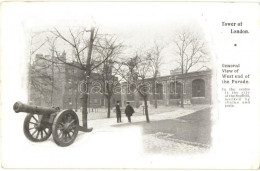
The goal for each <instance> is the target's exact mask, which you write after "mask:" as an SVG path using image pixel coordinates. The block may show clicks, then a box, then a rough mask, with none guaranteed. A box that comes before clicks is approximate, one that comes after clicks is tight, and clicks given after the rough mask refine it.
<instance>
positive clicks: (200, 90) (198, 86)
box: [192, 79, 205, 97]
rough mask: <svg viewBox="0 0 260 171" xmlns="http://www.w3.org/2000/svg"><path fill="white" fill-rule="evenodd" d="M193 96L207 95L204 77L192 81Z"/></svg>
mask: <svg viewBox="0 0 260 171" xmlns="http://www.w3.org/2000/svg"><path fill="white" fill-rule="evenodd" d="M192 97H205V81H204V80H203V79H197V80H194V81H192Z"/></svg>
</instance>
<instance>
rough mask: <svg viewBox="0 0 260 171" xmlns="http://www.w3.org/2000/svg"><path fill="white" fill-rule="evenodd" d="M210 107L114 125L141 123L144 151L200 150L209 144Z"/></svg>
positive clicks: (176, 151) (164, 152) (162, 152)
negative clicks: (169, 117) (176, 116)
mask: <svg viewBox="0 0 260 171" xmlns="http://www.w3.org/2000/svg"><path fill="white" fill-rule="evenodd" d="M210 111H211V109H210V108H206V109H202V110H199V111H197V112H194V113H191V114H188V115H185V116H182V117H178V118H175V119H166V120H158V121H157V120H154V121H152V122H151V123H146V122H145V121H143V122H135V123H131V125H130V124H128V123H125V124H120V125H114V127H132V126H139V127H141V128H142V130H143V133H142V134H143V144H144V150H145V152H146V153H161V154H176V153H194V152H199V153H201V152H206V151H207V150H208V148H209V147H210V141H211V138H210V133H211V121H210V116H211V115H210Z"/></svg>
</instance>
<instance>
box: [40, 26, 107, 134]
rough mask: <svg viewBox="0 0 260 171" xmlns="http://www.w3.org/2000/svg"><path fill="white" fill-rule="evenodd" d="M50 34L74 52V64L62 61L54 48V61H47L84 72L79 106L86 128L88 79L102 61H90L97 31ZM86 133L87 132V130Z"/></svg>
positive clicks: (86, 30) (76, 30) (81, 29)
mask: <svg viewBox="0 0 260 171" xmlns="http://www.w3.org/2000/svg"><path fill="white" fill-rule="evenodd" d="M50 33H51V34H52V35H53V36H54V37H57V40H59V41H60V42H62V43H65V44H66V45H68V46H70V47H71V48H72V49H73V50H74V51H75V58H76V61H77V62H76V63H73V62H71V61H68V60H64V59H63V58H61V57H60V55H59V51H58V50H57V46H56V50H55V53H56V56H55V60H54V61H53V60H49V59H45V60H49V61H51V62H54V63H57V64H66V65H69V66H71V67H75V68H77V69H79V70H82V71H84V72H85V77H84V79H85V81H86V84H82V85H83V88H82V89H83V90H85V91H84V92H82V93H81V102H82V103H81V104H82V121H83V127H85V128H87V115H88V110H87V108H88V92H89V84H90V83H89V79H90V76H91V72H92V71H93V70H94V69H96V68H98V67H99V66H101V65H102V64H103V62H104V61H105V60H106V59H104V60H103V61H99V62H98V63H96V62H94V61H92V50H93V46H94V41H95V40H96V38H97V35H98V34H97V33H98V29H95V28H94V27H91V28H90V29H86V28H80V29H73V30H72V29H68V34H65V33H62V32H61V31H60V30H58V29H57V28H54V29H52V30H50ZM85 54H87V56H85ZM87 131H88V130H87ZM89 131H90V130H89Z"/></svg>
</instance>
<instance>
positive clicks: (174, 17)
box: [20, 2, 210, 75]
mask: <svg viewBox="0 0 260 171" xmlns="http://www.w3.org/2000/svg"><path fill="white" fill-rule="evenodd" d="M203 8H204V7H203V5H200V4H196V3H194V4H190V5H187V4H183V3H174V4H173V3H167V2H165V3H160V4H158V3H142V2H139V3H127V2H125V3H116V2H114V3H113V2H112V3H111V2H109V3H104V2H103V3H73V4H72V3H33V4H31V3H27V4H25V5H24V4H23V5H22V8H21V9H22V10H21V11H20V12H21V13H20V14H21V15H22V16H23V20H22V23H21V25H22V28H23V31H24V33H25V34H24V35H25V36H24V37H25V40H26V42H27V44H28V45H27V46H26V47H27V50H28V49H29V48H30V44H29V38H30V37H31V36H30V35H32V34H34V33H35V32H39V31H44V30H47V29H51V28H53V27H56V28H58V29H59V30H64V31H67V30H68V28H77V27H86V28H89V27H90V26H91V25H94V26H96V27H98V28H99V33H102V34H115V35H117V36H118V38H119V41H121V42H123V44H124V45H126V46H127V47H128V48H127V50H125V51H124V56H125V57H126V58H127V57H131V55H132V53H131V52H132V51H133V50H134V49H136V48H140V47H141V48H144V49H145V48H149V47H151V45H152V43H153V42H154V41H157V42H159V43H160V44H162V45H163V46H164V47H165V48H164V50H163V51H162V56H163V61H162V63H163V65H162V67H161V68H160V73H161V75H168V74H169V73H170V70H172V69H175V68H176V67H177V65H176V63H175V59H176V54H175V51H174V47H173V43H172V41H173V40H174V36H175V34H176V32H177V31H179V30H182V29H190V30H192V31H193V32H194V33H199V34H200V35H201V36H202V38H203V39H205V42H208V39H207V34H208V33H206V32H205V30H206V29H205V28H206V26H205V23H206V18H205V17H204V15H205V14H204V13H203V10H202V9H203ZM75 9H77V10H75ZM206 10H207V9H206V8H205V12H206ZM44 40H45V35H44V34H43V35H42V36H38V38H37V40H36V39H35V40H34V41H35V42H38V43H39V44H40V43H41V42H43V41H44ZM46 49H47V48H46V47H45V48H42V49H40V50H39V51H38V52H37V53H43V54H46V53H48V52H47V50H46ZM59 49H60V51H61V52H62V51H63V50H65V51H66V53H67V56H70V54H71V52H72V50H71V48H70V47H68V46H67V45H61V46H60V48H59ZM209 55H210V54H209ZM198 68H200V66H198ZM195 69H196V67H195Z"/></svg>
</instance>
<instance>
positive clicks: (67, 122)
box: [13, 102, 92, 147]
mask: <svg viewBox="0 0 260 171" xmlns="http://www.w3.org/2000/svg"><path fill="white" fill-rule="evenodd" d="M13 110H14V111H15V112H16V113H19V112H25V113H28V115H27V116H26V118H25V120H24V124H23V131H24V134H25V136H26V137H27V138H28V139H29V140H30V141H33V142H42V141H45V140H47V139H48V138H49V137H50V136H51V134H52V137H53V140H54V142H55V143H56V144H57V145H59V146H62V147H66V146H69V145H71V144H72V143H73V142H74V140H75V139H76V137H77V135H78V131H83V132H90V131H92V128H91V129H87V128H84V127H82V126H80V125H79V119H78V116H77V114H76V113H75V112H74V111H73V110H71V109H67V110H60V109H59V108H47V107H39V106H32V105H26V104H23V103H21V102H16V103H15V104H14V105H13Z"/></svg>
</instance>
